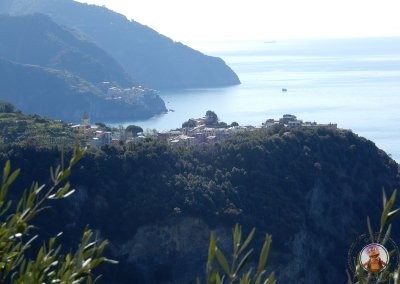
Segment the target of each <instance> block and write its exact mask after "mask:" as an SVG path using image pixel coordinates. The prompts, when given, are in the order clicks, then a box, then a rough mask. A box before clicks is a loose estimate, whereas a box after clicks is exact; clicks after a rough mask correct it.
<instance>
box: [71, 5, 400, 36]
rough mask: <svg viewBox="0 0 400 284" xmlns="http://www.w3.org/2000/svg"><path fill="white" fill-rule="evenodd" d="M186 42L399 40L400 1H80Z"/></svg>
mask: <svg viewBox="0 0 400 284" xmlns="http://www.w3.org/2000/svg"><path fill="white" fill-rule="evenodd" d="M79 2H85V3H90V4H96V5H100V6H102V5H104V6H106V7H107V8H109V9H111V10H114V11H117V12H119V13H121V14H124V15H125V16H126V17H127V18H128V19H133V20H135V21H137V22H139V23H141V24H144V25H147V26H149V27H151V28H153V29H155V30H156V31H158V32H160V33H162V34H164V35H166V36H168V37H170V38H172V39H173V40H175V41H181V42H184V43H190V42H196V41H217V40H221V41H225V40H250V39H257V40H275V39H291V38H342V37H375V36H400V16H399V11H400V0H246V1H245V0H201V1H193V0H168V1H166V0H79Z"/></svg>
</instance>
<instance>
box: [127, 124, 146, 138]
mask: <svg viewBox="0 0 400 284" xmlns="http://www.w3.org/2000/svg"><path fill="white" fill-rule="evenodd" d="M125 131H126V132H131V133H132V135H134V136H136V135H137V134H138V133H140V132H143V128H141V127H140V126H137V125H128V126H127V127H126V129H125Z"/></svg>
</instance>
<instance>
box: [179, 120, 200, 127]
mask: <svg viewBox="0 0 400 284" xmlns="http://www.w3.org/2000/svg"><path fill="white" fill-rule="evenodd" d="M196 125H197V123H196V120H194V119H193V118H191V119H189V120H188V121H185V122H184V123H182V128H188V127H196Z"/></svg>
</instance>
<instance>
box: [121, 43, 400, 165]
mask: <svg viewBox="0 0 400 284" xmlns="http://www.w3.org/2000/svg"><path fill="white" fill-rule="evenodd" d="M195 47H196V49H199V50H201V51H202V52H204V53H206V54H209V55H214V56H218V57H221V58H223V59H224V60H225V62H226V63H227V64H228V65H229V66H230V67H231V68H232V69H233V70H234V71H235V72H236V73H237V74H238V76H239V78H240V80H241V82H242V84H241V85H238V86H234V87H227V88H218V89H192V90H179V91H163V92H161V93H160V95H161V97H162V98H163V99H164V100H165V102H166V105H167V108H168V109H173V110H174V112H169V113H168V114H165V115H161V116H158V117H154V118H151V119H149V120H146V121H135V122H128V123H124V125H128V124H132V123H134V124H138V125H140V126H142V127H143V128H151V129H153V128H155V129H157V130H159V131H160V130H169V129H174V128H177V127H181V125H182V123H183V122H184V121H186V120H188V119H189V118H198V117H202V116H204V114H205V112H206V111H207V110H213V111H215V112H216V113H217V114H218V116H219V118H220V120H221V121H225V122H227V123H231V122H233V121H236V122H238V123H239V124H240V125H261V123H262V122H264V121H265V120H266V119H268V118H275V119H278V118H280V117H281V116H282V115H283V114H286V113H289V114H294V115H296V116H297V117H298V119H302V120H304V121H316V122H318V123H330V122H332V123H337V124H338V127H340V128H345V129H351V130H353V131H354V132H355V133H357V134H359V135H361V136H364V137H366V138H368V139H370V140H372V141H373V142H375V144H376V145H377V146H378V147H379V148H381V149H383V150H384V151H386V152H387V153H388V154H391V155H392V157H393V158H394V159H395V160H397V162H400V38H370V39H337V40H333V39H329V40H282V41H253V42H251V41H246V42H209V43H197V44H196V45H195ZM282 88H286V89H287V92H282Z"/></svg>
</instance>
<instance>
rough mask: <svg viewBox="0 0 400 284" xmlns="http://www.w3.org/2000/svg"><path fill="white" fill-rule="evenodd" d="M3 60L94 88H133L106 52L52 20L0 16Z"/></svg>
mask: <svg viewBox="0 0 400 284" xmlns="http://www.w3.org/2000/svg"><path fill="white" fill-rule="evenodd" d="M0 26H1V27H2V28H1V29H0V58H1V57H3V58H5V59H8V60H10V61H15V62H18V63H23V64H32V65H39V66H43V67H49V68H53V69H59V70H66V71H68V72H71V73H74V74H75V75H78V76H80V77H81V78H83V79H85V80H86V81H89V82H92V83H93V84H96V83H100V82H104V81H109V82H111V83H113V84H114V85H116V86H120V87H131V86H133V81H132V79H131V78H130V77H129V76H128V74H127V73H125V71H124V70H123V68H122V67H121V66H120V65H119V64H118V63H117V62H116V61H115V60H114V59H113V58H112V57H111V56H109V55H108V54H107V53H106V52H104V51H103V50H102V49H100V48H99V47H97V46H96V45H95V44H93V43H92V42H90V41H89V40H87V39H85V38H84V37H83V36H82V35H78V34H77V33H76V32H72V31H70V30H67V29H66V28H63V27H61V26H58V25H57V24H56V23H54V22H53V21H52V20H51V19H50V18H49V17H48V16H45V15H39V14H35V15H29V16H21V17H12V16H7V15H0Z"/></svg>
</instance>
